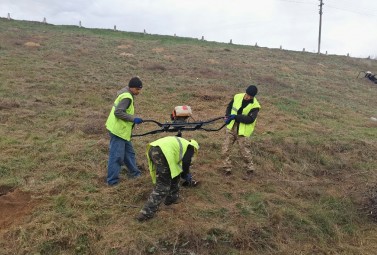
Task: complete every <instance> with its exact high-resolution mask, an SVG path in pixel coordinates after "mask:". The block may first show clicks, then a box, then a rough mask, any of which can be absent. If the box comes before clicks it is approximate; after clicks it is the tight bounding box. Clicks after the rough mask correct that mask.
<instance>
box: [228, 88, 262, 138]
mask: <svg viewBox="0 0 377 255" xmlns="http://www.w3.org/2000/svg"><path fill="white" fill-rule="evenodd" d="M245 94H246V93H240V94H236V95H235V96H234V99H233V105H232V111H231V113H230V114H234V115H237V112H238V110H239V109H240V108H241V106H242V100H243V97H244V96H245ZM255 108H261V106H260V104H259V102H258V100H257V99H256V98H255V97H254V100H253V103H252V104H248V105H247V106H246V107H245V108H243V110H242V115H247V114H248V113H249V112H250V111H251V110H252V109H255ZM235 122H236V121H235V120H232V121H231V122H230V123H229V124H228V125H227V126H226V127H227V128H228V129H229V130H231V129H232V128H233V125H234V123H235ZM256 122H257V120H256V119H255V120H254V122H253V123H251V124H245V123H239V127H238V135H242V136H246V137H249V136H251V134H252V133H253V131H254V127H255V124H256Z"/></svg>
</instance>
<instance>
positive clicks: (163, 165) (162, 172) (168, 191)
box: [141, 146, 179, 218]
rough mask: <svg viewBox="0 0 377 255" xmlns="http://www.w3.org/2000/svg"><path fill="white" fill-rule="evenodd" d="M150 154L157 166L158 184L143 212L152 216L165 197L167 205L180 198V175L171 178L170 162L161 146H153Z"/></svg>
mask: <svg viewBox="0 0 377 255" xmlns="http://www.w3.org/2000/svg"><path fill="white" fill-rule="evenodd" d="M148 155H149V158H150V159H151V160H152V162H153V164H154V165H155V166H156V186H155V187H154V189H153V191H152V193H151V194H150V195H149V198H148V201H147V203H146V204H145V205H144V207H143V209H142V210H141V213H143V214H144V215H146V216H148V217H150V218H151V217H153V215H154V214H155V213H156V211H157V210H158V207H159V205H160V204H161V202H162V200H163V199H165V204H166V205H170V204H173V203H174V202H176V201H177V200H178V197H179V175H178V176H176V177H175V178H173V179H172V178H171V173H170V168H169V164H168V162H167V160H166V158H165V156H164V154H163V153H162V151H161V149H160V147H157V146H156V147H152V148H151V149H150V150H149V152H148Z"/></svg>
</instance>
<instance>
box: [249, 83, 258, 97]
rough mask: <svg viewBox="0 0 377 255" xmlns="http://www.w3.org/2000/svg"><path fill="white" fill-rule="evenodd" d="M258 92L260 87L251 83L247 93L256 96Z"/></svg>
mask: <svg viewBox="0 0 377 255" xmlns="http://www.w3.org/2000/svg"><path fill="white" fill-rule="evenodd" d="M257 93H258V89H257V87H256V86H255V85H250V86H249V87H247V89H246V94H248V95H249V96H252V97H254V96H255V95H256V94H257Z"/></svg>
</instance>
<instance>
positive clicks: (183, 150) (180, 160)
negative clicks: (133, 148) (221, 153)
mask: <svg viewBox="0 0 377 255" xmlns="http://www.w3.org/2000/svg"><path fill="white" fill-rule="evenodd" d="M198 150H199V144H198V143H197V142H196V141H195V140H193V139H191V140H190V141H188V140H186V139H184V138H182V137H178V136H167V137H163V138H160V139H158V140H156V141H154V142H152V143H150V144H148V146H147V158H148V165H149V170H150V175H151V177H152V182H153V184H155V187H154V189H153V191H152V193H151V194H150V196H149V198H148V201H147V202H146V204H145V205H144V207H143V209H142V210H141V211H140V214H139V215H138V216H137V218H136V219H137V220H138V221H140V222H141V221H146V220H148V219H151V218H152V217H153V216H154V214H155V213H156V212H157V210H158V207H159V205H160V204H161V202H162V201H163V200H164V204H165V205H167V206H169V205H171V204H174V203H176V202H177V200H178V198H179V180H180V178H182V179H184V180H185V181H184V182H183V184H182V185H183V186H191V187H193V186H196V185H197V182H196V181H195V180H194V179H193V178H192V175H191V173H190V165H191V161H192V158H193V156H194V154H195V153H197V152H198Z"/></svg>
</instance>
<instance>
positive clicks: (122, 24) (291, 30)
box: [0, 0, 377, 57]
mask: <svg viewBox="0 0 377 255" xmlns="http://www.w3.org/2000/svg"><path fill="white" fill-rule="evenodd" d="M324 2H325V5H324V6H323V16H322V17H323V26H322V43H321V49H323V51H326V50H327V51H328V52H329V54H342V55H345V54H347V53H348V52H349V53H350V54H351V56H362V57H366V56H368V55H377V43H376V41H377V40H376V39H377V33H376V32H374V31H376V27H377V1H375V0H358V1H352V0H342V1H338V0H324ZM318 4H319V2H318V1H314V0H264V1H260V0H232V1H229V0H217V1H216V0H186V1H183V0H65V1H61V0H33V1H32V0H1V2H0V10H3V11H5V13H4V14H3V15H4V17H5V16H6V14H7V13H8V12H9V13H11V16H12V18H14V19H19V20H37V21H42V20H43V18H44V17H46V19H47V22H49V23H52V24H63V25H64V24H65V25H72V24H74V25H78V24H79V21H81V22H82V25H83V26H84V27H90V28H94V27H98V28H113V26H114V25H116V26H117V28H118V29H119V30H123V31H132V32H142V31H143V30H144V29H146V31H147V32H148V33H152V34H164V35H173V34H177V35H178V36H184V37H194V38H201V37H202V36H204V38H205V39H206V40H211V41H219V42H229V40H230V39H232V40H233V43H239V44H247V45H254V44H255V43H256V42H257V43H258V45H260V46H264V47H272V48H278V47H280V45H281V46H282V47H283V48H284V49H291V50H302V49H303V48H306V50H308V51H316V50H317V46H318V33H319V14H318V13H319V7H318ZM0 16H1V14H0Z"/></svg>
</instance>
